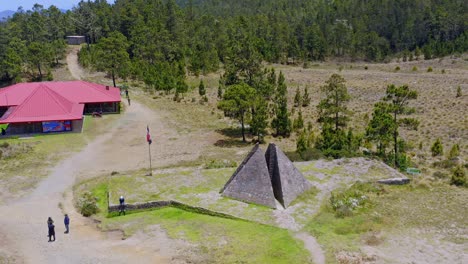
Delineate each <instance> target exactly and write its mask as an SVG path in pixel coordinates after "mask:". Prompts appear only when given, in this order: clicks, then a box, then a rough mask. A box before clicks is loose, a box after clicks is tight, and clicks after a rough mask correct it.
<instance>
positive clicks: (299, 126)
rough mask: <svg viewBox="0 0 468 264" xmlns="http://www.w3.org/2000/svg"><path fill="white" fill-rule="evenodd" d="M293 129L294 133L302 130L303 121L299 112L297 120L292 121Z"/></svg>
mask: <svg viewBox="0 0 468 264" xmlns="http://www.w3.org/2000/svg"><path fill="white" fill-rule="evenodd" d="M293 128H294V130H295V131H298V130H300V129H303V128H304V119H303V118H302V111H299V115H298V117H297V119H295V120H294V123H293Z"/></svg>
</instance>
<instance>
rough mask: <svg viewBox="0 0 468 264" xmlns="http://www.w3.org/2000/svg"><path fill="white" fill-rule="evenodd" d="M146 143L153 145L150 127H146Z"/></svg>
mask: <svg viewBox="0 0 468 264" xmlns="http://www.w3.org/2000/svg"><path fill="white" fill-rule="evenodd" d="M146 141H147V142H148V144H151V143H153V141H152V140H151V135H150V131H149V126H146Z"/></svg>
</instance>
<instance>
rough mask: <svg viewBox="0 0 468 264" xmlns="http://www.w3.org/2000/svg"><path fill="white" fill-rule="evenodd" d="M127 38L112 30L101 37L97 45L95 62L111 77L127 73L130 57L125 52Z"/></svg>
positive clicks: (123, 75)
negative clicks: (106, 35) (104, 36)
mask: <svg viewBox="0 0 468 264" xmlns="http://www.w3.org/2000/svg"><path fill="white" fill-rule="evenodd" d="M127 48H128V42H127V38H126V37H125V36H124V35H122V33H120V32H112V33H110V34H109V37H107V38H102V39H101V40H100V41H99V43H98V45H97V54H98V56H97V59H98V61H97V64H98V67H99V68H101V69H103V70H105V71H106V72H107V73H108V74H109V75H111V77H112V83H113V84H114V87H116V85H115V77H116V76H117V77H123V78H125V77H126V76H127V74H128V69H129V62H130V58H129V55H128V52H127Z"/></svg>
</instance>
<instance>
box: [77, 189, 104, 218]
mask: <svg viewBox="0 0 468 264" xmlns="http://www.w3.org/2000/svg"><path fill="white" fill-rule="evenodd" d="M77 206H78V209H79V210H80V214H82V215H83V216H85V217H89V216H91V215H93V214H96V213H97V212H98V211H99V208H98V207H97V198H96V197H94V196H93V195H92V193H90V192H85V193H83V195H82V196H81V198H80V199H78V202H77Z"/></svg>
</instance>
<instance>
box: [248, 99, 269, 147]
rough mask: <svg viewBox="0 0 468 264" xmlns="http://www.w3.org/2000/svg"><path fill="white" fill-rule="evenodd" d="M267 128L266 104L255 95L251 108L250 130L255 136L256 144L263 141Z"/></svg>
mask: <svg viewBox="0 0 468 264" xmlns="http://www.w3.org/2000/svg"><path fill="white" fill-rule="evenodd" d="M267 127H268V103H267V101H266V100H265V99H264V98H263V97H262V96H259V95H257V96H256V98H255V101H254V102H253V106H252V120H251V122H250V128H251V129H252V133H253V134H254V135H256V136H257V140H258V142H262V141H263V136H265V134H266V128H267Z"/></svg>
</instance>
